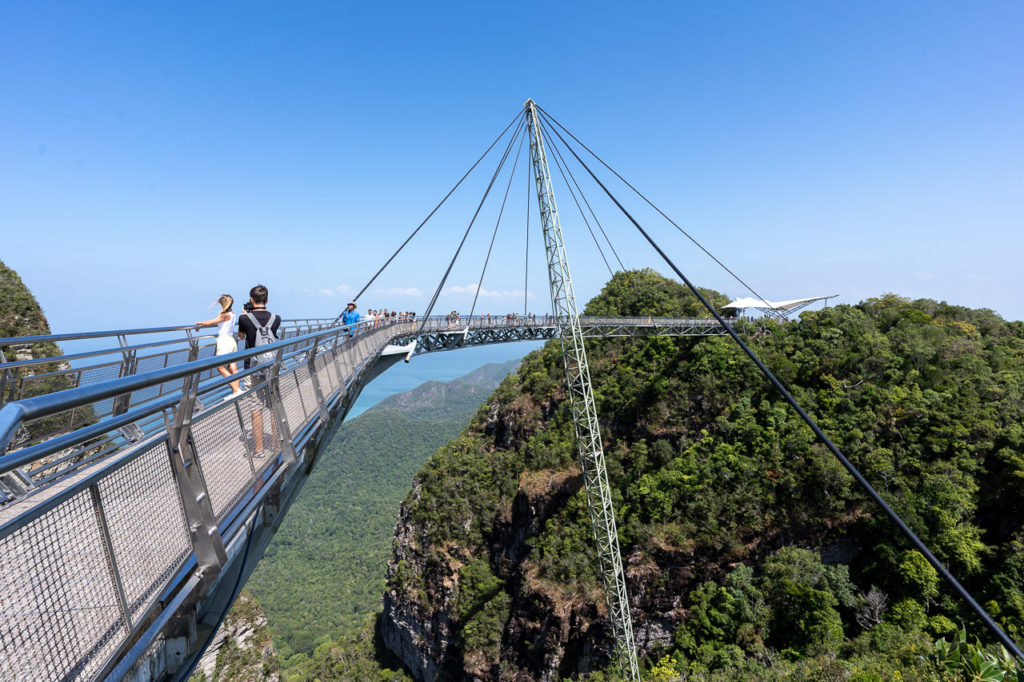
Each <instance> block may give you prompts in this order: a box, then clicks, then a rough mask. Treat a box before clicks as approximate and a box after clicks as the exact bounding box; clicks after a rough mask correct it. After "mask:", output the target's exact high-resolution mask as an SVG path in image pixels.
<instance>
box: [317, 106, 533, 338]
mask: <svg viewBox="0 0 1024 682" xmlns="http://www.w3.org/2000/svg"><path fill="white" fill-rule="evenodd" d="M523 116H524V114H523V112H520V113H519V115H518V116H516V117H515V118H513V119H512V121H511V122H510V123H509V124H508V125H507V126H505V129H504V130H502V131H501V133H499V134H498V136H497V137H496V138H494V141H493V142H491V144H490V146H488V147H487V149H486V150H485V151H484V153H483V154H481V155H480V158H478V159H477V160H476V161H475V162H474V163H473V165H472V166H470V167H469V170H468V171H466V173H465V174H464V175H463V176H462V177H461V178H459V181H458V182H456V183H455V186H454V187H452V188H451V189H450V190H448V194H445V195H444V198H443V199H441V201H440V202H439V203H438V204H437V206H435V207H434V210H432V211H431V212H430V213H429V214H428V215H427V217H426V218H424V219H423V222H421V223H420V224H419V225H418V226H417V227H416V229H415V230H413V231H412V234H410V235H409V236H408V237H406V238H405V241H404V242H402V245H401V246H399V247H398V249H397V250H396V251H395V252H394V253H393V254H391V257H390V258H388V259H387V261H385V263H384V265H382V266H381V267H380V270H378V271H377V273H376V274H375V275H374V276H373V277H371V278H370V281H369V282H367V283H366V284H365V285H364V286H363V288H362V289H360V290H359V293H358V294H356V295H355V296H354V297H353V298H352V300H353V301H358V300H359V297H360V296H362V295H363V294H364V293H365V292H366V290H367V289H369V288H370V285H372V284H373V283H374V281H376V279H377V278H378V277H380V274H381V273H382V272H384V270H385V268H387V267H388V266H389V265H391V261H393V260H395V258H396V257H397V256H398V254H399V253H401V251H402V249H404V248H405V247H406V245H407V244H408V243H409V242H410V241H412V238H413V237H415V236H416V233H417V232H419V231H420V230H421V229H422V228H423V226H424V225H426V224H427V221H428V220H430V219H431V218H432V217H434V214H435V213H437V211H438V209H440V208H441V206H442V205H443V204H444V202H446V201H448V197H450V196H451V195H452V194H453V193H454V192H455V190H457V189H458V188H459V185H461V184H462V182H463V180H465V179H466V178H468V177H469V174H470V173H472V172H473V169H474V168H476V167H477V166H478V165H479V164H480V162H481V161H483V160H484V157H486V156H487V155H488V154H490V153H491V150H492V149H494V145H496V144H498V141H499V140H500V139H501V138H503V137H504V136H505V133H507V132H508V129H509V128H511V127H512V126H513V125H514V124H515V123H516V121H519V119H520V118H523ZM513 139H514V137H513ZM340 319H341V315H339V316H338V317H337V318H335V322H337V321H338V320H340Z"/></svg>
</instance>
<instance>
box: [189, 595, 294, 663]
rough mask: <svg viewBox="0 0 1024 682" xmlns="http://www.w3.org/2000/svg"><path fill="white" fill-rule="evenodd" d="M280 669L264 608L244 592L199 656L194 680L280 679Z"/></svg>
mask: <svg viewBox="0 0 1024 682" xmlns="http://www.w3.org/2000/svg"><path fill="white" fill-rule="evenodd" d="M279 669H280V664H279V662H278V659H277V652H276V651H275V650H274V644H273V642H272V641H271V638H270V630H269V629H268V628H267V617H266V616H265V615H264V614H263V608H262V607H261V606H260V605H259V603H258V602H257V601H256V600H255V599H254V598H253V597H252V595H250V594H249V593H247V592H242V594H241V595H239V597H238V600H237V601H236V602H235V603H234V605H233V606H232V607H231V611H229V612H228V615H227V617H226V618H225V619H224V622H223V623H221V626H220V627H219V628H218V629H217V633H216V634H215V635H214V636H213V640H211V642H210V646H209V647H207V649H206V651H205V652H204V653H203V656H202V658H201V659H200V660H199V665H197V666H196V670H195V672H194V673H193V675H192V677H191V682H200V681H206V680H209V681H210V682H215V681H223V682H248V681H250V680H251V681H253V682H256V681H257V680H258V681H260V682H278V681H279V680H280V679H281V676H280V674H279V672H278V671H279Z"/></svg>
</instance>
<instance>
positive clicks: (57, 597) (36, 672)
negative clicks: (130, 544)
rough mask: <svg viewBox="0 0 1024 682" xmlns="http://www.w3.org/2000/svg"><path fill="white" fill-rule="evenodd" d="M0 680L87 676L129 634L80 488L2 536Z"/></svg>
mask: <svg viewBox="0 0 1024 682" xmlns="http://www.w3.org/2000/svg"><path fill="white" fill-rule="evenodd" d="M0 557H3V560H2V561H0V586H2V588H3V589H0V652H3V655H2V656H0V679H3V680H57V679H79V678H83V679H84V678H89V677H91V676H92V675H93V674H95V673H96V671H97V669H98V668H99V667H100V666H101V665H103V663H104V662H105V661H106V660H107V659H108V658H109V657H110V655H111V654H112V653H113V651H114V649H115V648H116V647H117V646H118V644H120V642H121V641H122V640H123V639H124V638H125V637H126V636H127V635H128V626H127V623H126V622H125V620H124V618H123V617H122V614H121V608H120V605H119V602H118V598H117V593H116V591H115V587H114V581H113V578H112V574H111V569H110V561H109V557H108V556H107V552H106V549H105V544H104V542H103V537H102V535H101V531H100V525H99V522H98V518H97V512H96V509H95V507H94V505H93V499H92V495H91V493H90V491H89V490H88V489H87V490H84V491H82V492H80V493H78V494H77V495H75V496H74V497H71V498H70V499H68V500H66V501H64V502H63V503H61V504H60V505H59V506H57V507H56V508H54V509H52V510H50V511H49V512H47V513H45V514H43V515H42V516H40V517H39V518H38V519H36V520H34V521H32V522H30V523H28V524H26V525H25V526H22V527H21V528H19V529H17V530H16V531H14V532H12V533H11V534H10V535H7V536H6V537H4V538H3V539H0Z"/></svg>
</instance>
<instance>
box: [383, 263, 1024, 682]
mask: <svg viewBox="0 0 1024 682" xmlns="http://www.w3.org/2000/svg"><path fill="white" fill-rule="evenodd" d="M707 293H708V294H709V295H710V297H711V298H712V300H713V301H714V302H715V303H716V305H719V304H721V303H722V302H723V301H724V297H722V296H721V295H719V294H716V293H715V292H707ZM697 306H698V303H697V301H696V300H695V299H694V297H693V296H692V295H691V294H690V293H689V292H688V291H687V290H685V289H684V288H683V287H682V285H680V284H678V283H676V282H673V281H671V280H668V279H665V278H663V277H661V276H660V275H658V274H656V273H654V272H653V271H649V270H645V271H633V272H626V273H622V272H620V273H617V274H616V275H615V277H614V278H613V279H612V280H611V281H610V282H609V284H608V285H607V286H606V287H605V289H604V291H603V292H602V293H601V295H600V296H598V297H597V298H595V299H594V300H593V301H591V302H590V303H589V304H588V306H587V308H586V313H587V314H591V315H602V314H603V315H609V314H614V315H623V314H630V315H648V314H649V315H655V316H657V315H680V314H694V313H697V312H699V309H698V307H697ZM739 324H741V325H744V326H743V327H742V330H743V334H744V335H745V338H746V340H747V341H748V343H749V344H750V345H751V346H752V347H753V348H754V350H755V351H756V352H757V353H758V354H759V355H760V357H761V358H762V359H763V360H764V361H765V363H766V364H767V365H768V366H769V367H770V368H772V369H773V370H774V371H775V373H776V374H777V376H778V377H779V378H780V379H781V380H782V382H783V383H784V384H786V385H787V386H788V388H789V389H790V391H791V392H792V393H793V395H794V396H795V397H796V398H797V400H798V401H799V402H800V403H801V404H802V405H803V406H804V408H805V409H806V410H807V411H808V412H809V413H810V414H812V415H813V416H814V417H815V418H816V419H817V420H818V423H819V424H820V425H821V427H822V428H823V429H824V430H825V432H826V433H828V434H829V435H830V437H831V438H832V439H833V440H834V441H835V442H836V444H837V445H838V446H839V447H840V448H841V449H842V450H843V452H844V453H845V454H846V455H847V457H849V458H850V460H852V462H853V463H854V464H855V466H857V467H858V468H859V469H860V470H861V471H862V472H863V473H864V475H865V476H866V478H867V479H868V480H869V481H870V482H871V483H872V484H873V485H874V486H875V487H876V488H877V489H878V490H879V492H880V493H881V495H882V497H883V498H884V499H885V500H886V501H887V502H888V503H889V504H891V505H892V506H893V508H894V509H895V510H896V511H897V512H898V513H899V514H900V515H901V516H902V517H903V518H904V519H905V520H906V521H907V523H908V524H909V525H910V526H911V527H912V528H913V529H914V530H915V531H916V532H917V533H918V534H919V535H920V536H921V537H922V539H923V540H924V541H925V543H926V544H927V545H928V546H929V547H930V548H931V549H932V551H933V552H934V553H935V554H936V555H937V556H938V558H939V559H940V560H941V561H942V562H943V563H945V565H947V566H948V567H949V568H950V569H951V570H952V571H953V572H954V574H955V575H957V576H958V578H959V579H960V580H961V582H963V583H964V584H965V585H966V586H967V588H968V589H970V590H971V591H972V592H973V593H974V594H975V596H976V597H977V598H978V600H979V601H980V602H981V603H982V604H983V605H984V607H985V608H986V609H987V610H988V612H989V613H990V614H992V616H994V617H995V619H996V620H997V621H998V622H999V623H1000V624H1001V625H1002V626H1003V627H1004V628H1005V629H1006V631H1007V632H1008V633H1009V634H1010V635H1011V636H1012V637H1014V638H1015V639H1017V640H1018V641H1020V640H1021V639H1024V532H1022V531H1024V529H1022V524H1024V426H1022V422H1024V419H1022V418H1024V324H1022V323H1021V322H1008V321H1005V320H1003V319H1002V318H1000V317H999V316H998V315H997V314H995V313H994V312H992V311H989V310H972V309H967V308H963V307H959V306H955V305H949V304H946V303H940V302H936V301H931V300H916V301H910V300H906V299H903V298H900V297H897V296H894V295H885V296H882V297H880V298H874V299H869V300H867V301H864V302H862V303H860V304H858V305H841V306H836V307H833V308H826V309H823V310H818V311H807V312H804V313H803V314H802V316H801V319H800V320H799V321H798V322H788V323H780V322H774V321H762V322H749V323H743V322H741V323H739ZM588 355H589V357H590V362H591V375H592V378H593V383H594V389H595V397H596V401H597V411H598V414H599V415H600V419H601V426H602V435H603V437H604V442H605V452H606V459H607V466H608V470H609V476H610V481H611V485H612V487H613V488H614V498H615V505H616V515H617V518H618V523H619V535H620V542H621V545H622V553H623V557H624V562H625V565H626V571H627V580H628V582H629V585H630V590H631V602H632V603H633V609H634V610H633V618H634V627H635V630H636V632H637V633H638V643H639V644H640V645H642V646H644V647H646V649H645V651H646V657H645V662H644V665H645V667H646V670H647V674H648V675H649V676H650V677H651V678H652V679H680V678H683V679H702V680H703V679H715V680H719V679H721V680H727V679H728V680H731V679H837V680H838V679H857V680H889V679H952V678H950V677H944V676H945V675H950V674H951V673H949V671H948V670H947V669H945V668H943V667H942V665H940V664H939V663H938V662H936V660H937V659H936V657H935V654H934V652H935V649H934V644H933V642H934V641H935V640H936V639H937V638H941V637H945V638H948V639H955V638H956V636H957V632H958V630H959V627H960V624H961V623H963V624H966V626H967V631H968V632H970V633H971V634H972V636H973V635H977V636H979V637H981V638H982V640H983V642H984V641H988V639H990V638H989V637H988V633H987V632H986V631H985V630H984V629H983V628H982V627H981V626H980V624H979V623H978V622H977V621H976V619H975V618H974V617H973V616H972V615H971V614H970V613H969V612H968V611H967V610H966V609H964V608H962V607H961V604H960V603H959V602H958V601H956V600H955V599H954V598H953V597H952V596H951V592H950V590H948V589H947V587H946V586H945V585H944V584H942V583H940V581H939V578H938V575H937V573H936V571H935V570H934V569H933V568H932V567H931V566H930V565H929V564H928V563H927V561H925V560H924V557H923V556H921V555H920V554H919V553H917V552H915V551H913V550H911V549H910V546H909V544H908V543H907V542H906V541H905V540H904V539H903V538H902V536H901V535H900V534H899V533H898V531H897V529H896V528H895V527H894V525H893V524H892V523H891V522H890V521H889V520H888V519H887V518H886V517H885V516H884V515H883V514H882V513H881V511H880V510H879V509H877V508H876V507H875V506H873V505H872V503H871V502H870V500H869V499H868V498H867V496H866V495H865V494H864V492H863V491H862V490H860V489H859V488H858V487H857V485H856V484H855V482H854V481H853V479H852V477H851V476H850V475H849V474H848V473H847V472H846V471H845V470H844V469H843V468H842V466H841V465H840V464H839V463H838V462H837V461H835V459H834V458H833V457H832V456H831V454H829V453H828V452H827V451H826V450H825V448H824V447H823V446H821V445H820V444H819V443H817V442H816V441H815V438H814V436H813V434H812V433H811V431H810V430H809V429H808V428H807V426H806V425H804V424H803V422H801V421H800V420H799V418H798V417H797V416H796V415H795V413H794V412H793V411H792V410H791V409H790V408H789V407H788V406H787V405H786V404H785V403H784V402H783V401H782V399H781V398H780V396H778V395H777V393H776V392H775V391H774V390H773V389H772V387H771V386H770V385H769V384H768V382H767V381H766V380H765V379H764V378H763V377H762V376H761V375H760V374H759V373H758V371H757V370H756V368H755V367H754V365H753V364H752V363H751V362H750V361H749V359H747V358H746V356H745V355H743V353H742V351H741V350H740V349H739V348H738V347H737V346H736V345H735V344H734V343H733V342H732V341H731V340H730V339H729V338H727V337H711V338H677V339H670V338H653V339H648V340H588ZM563 377H564V375H563V368H562V358H561V352H560V348H559V346H558V344H557V342H551V343H549V344H548V345H547V346H546V347H545V348H544V349H542V350H541V351H538V352H536V353H533V354H531V355H530V356H528V357H527V358H526V359H525V360H524V362H523V365H522V366H521V368H520V371H519V372H518V373H517V374H516V375H513V376H511V377H509V378H508V379H507V380H506V381H505V382H504V383H503V384H502V385H501V386H500V387H499V388H498V390H497V391H496V392H495V394H494V396H493V397H492V399H491V401H490V402H491V406H490V409H489V410H488V409H487V407H486V406H485V408H483V409H481V411H480V412H479V413H478V415H477V417H476V418H475V420H474V421H473V423H472V424H471V425H470V427H469V428H468V429H467V430H466V431H465V432H463V434H462V435H461V436H459V437H458V438H457V439H456V440H454V441H453V442H452V443H450V444H449V445H447V446H445V447H444V448H442V449H441V450H440V451H439V452H438V453H437V454H435V455H434V456H433V457H431V458H430V460H429V461H428V462H427V464H426V466H425V467H424V469H423V470H422V471H421V472H420V474H419V476H418V478H419V481H420V483H421V484H422V490H421V491H420V492H419V494H418V495H414V496H410V497H407V498H406V505H408V507H409V516H410V519H411V521H412V522H413V523H414V524H416V526H417V536H418V537H419V538H420V540H421V544H422V546H423V548H424V552H425V554H426V561H425V565H424V566H421V567H419V568H415V567H410V566H398V567H396V570H395V572H394V576H393V578H392V584H391V585H390V586H389V587H390V588H391V589H396V590H398V591H399V592H400V593H401V594H403V595H405V598H407V599H410V600H418V601H419V602H420V603H421V604H422V605H423V607H424V609H426V610H429V609H430V608H432V607H437V605H438V604H439V603H440V601H439V597H438V596H437V594H436V593H433V592H432V591H431V575H433V574H435V573H443V572H444V571H442V570H441V568H440V567H442V566H449V567H450V566H453V565H457V566H461V568H459V569H458V571H459V575H460V578H461V579H460V584H459V594H458V597H457V599H456V600H455V604H456V606H455V607H449V611H450V612H449V616H450V617H451V618H452V619H453V620H455V621H456V622H457V623H458V628H459V632H460V633H461V645H460V646H461V647H462V660H481V659H483V660H486V661H489V662H490V663H489V665H490V666H491V667H490V668H489V670H490V671H491V672H492V673H493V674H495V675H497V674H499V672H500V674H502V675H507V676H513V675H515V674H516V673H517V671H518V672H520V673H522V674H523V675H529V674H530V670H532V669H533V668H531V666H532V665H534V664H535V663H536V660H537V659H536V657H534V658H530V655H525V654H523V651H524V650H525V649H527V648H529V647H526V646H525V645H523V643H522V642H519V641H517V640H516V637H517V634H516V632H520V633H521V632H522V631H523V627H522V626H521V622H522V621H526V620H529V618H530V617H531V616H530V614H529V613H528V609H529V606H528V605H529V604H531V603H534V602H536V600H535V599H534V597H535V596H536V595H537V594H540V593H544V594H545V595H546V596H547V598H548V599H549V600H555V601H558V600H561V601H562V602H564V603H569V602H572V601H573V600H575V601H577V602H579V601H580V600H582V601H584V602H589V603H592V604H593V608H592V609H591V611H589V612H588V611H585V610H580V611H579V613H603V612H604V606H603V597H602V593H601V589H600V578H599V576H598V575H597V574H596V573H595V569H594V566H595V564H596V558H595V555H594V551H593V549H592V534H591V530H590V527H589V517H588V513H587V508H586V500H585V495H584V492H583V491H582V490H578V491H577V492H576V493H575V494H573V495H571V496H569V497H568V499H567V501H566V502H565V503H564V504H562V505H561V506H560V508H558V509H557V510H556V511H555V512H554V513H553V514H552V515H551V516H550V518H549V519H548V520H547V522H546V523H544V524H542V525H541V526H540V527H539V528H538V529H537V530H536V532H534V533H533V534H532V535H530V536H529V537H528V538H527V540H526V554H525V558H523V559H522V560H520V561H517V562H512V561H510V559H509V557H508V556H506V555H505V550H506V549H507V548H506V547H503V546H502V542H503V541H504V538H506V537H507V536H506V535H503V533H505V532H506V530H507V529H506V526H507V519H508V517H509V513H510V509H511V507H512V505H513V502H514V499H515V498H516V496H517V495H523V494H526V492H528V491H527V489H528V488H529V487H530V485H531V481H534V480H537V479H538V477H539V476H542V475H544V476H554V475H557V474H558V473H559V472H569V473H571V472H573V471H575V470H576V469H577V465H576V463H575V462H576V457H575V448H574V444H573V430H572V423H571V418H570V416H569V412H568V404H567V399H566V395H565V389H564V385H563V381H564V379H563ZM495 410H496V412H497V415H498V417H497V419H498V422H499V423H498V426H497V427H496V426H495V425H494V421H495ZM517 619H518V620H517ZM597 620H598V622H597V624H594V625H591V627H590V632H591V633H594V632H599V631H600V629H601V627H602V626H601V624H600V622H599V621H600V619H597ZM512 621H516V622H520V626H519V627H517V628H516V629H515V632H513V631H511V630H510V629H509V624H510V622H512ZM659 631H660V632H665V631H667V632H668V633H669V634H668V636H667V637H665V636H662V637H658V636H656V635H655V634H651V633H657V632H659ZM604 644H605V645H607V644H608V643H607V641H606V642H605V643H604ZM531 650H532V649H531ZM531 655H532V654H531ZM499 661H500V663H499ZM570 672H572V671H571V670H570ZM613 677H615V674H614V672H612V671H611V668H609V669H608V670H606V671H604V672H599V673H593V674H592V678H593V679H606V678H613ZM972 679H973V678H972ZM1007 679H1010V678H1009V677H1008V678H1007Z"/></svg>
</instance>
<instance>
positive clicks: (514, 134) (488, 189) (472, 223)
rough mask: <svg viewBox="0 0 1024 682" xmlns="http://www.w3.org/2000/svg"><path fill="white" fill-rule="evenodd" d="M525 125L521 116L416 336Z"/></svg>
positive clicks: (422, 326)
mask: <svg viewBox="0 0 1024 682" xmlns="http://www.w3.org/2000/svg"><path fill="white" fill-rule="evenodd" d="M525 123H526V117H525V116H523V117H522V119H521V120H520V121H519V125H518V126H516V129H515V132H513V133H512V137H511V138H509V141H508V145H507V146H506V147H505V153H504V154H502V156H501V160H500V161H499V162H498V167H497V168H496V169H495V170H494V175H492V176H491V181H490V182H489V183H487V189H486V190H485V191H484V196H483V197H482V198H481V199H480V203H479V204H477V207H476V211H475V212H474V213H473V218H472V219H471V220H470V221H469V226H468V227H466V232H465V233H464V234H463V235H462V241H460V242H459V246H458V248H457V249H455V254H454V255H453V256H452V261H451V263H449V264H448V269H447V270H445V271H444V275H443V276H442V277H441V281H440V282H438V284H437V289H435V290H434V296H433V297H432V298H431V299H430V303H429V304H428V305H427V310H426V312H425V313H424V314H423V319H422V320H421V321H420V327H419V330H418V331H417V334H421V333H423V328H424V327H425V326H426V324H427V319H428V318H429V317H430V313H431V311H432V310H433V309H434V304H435V303H437V298H438V296H440V295H441V290H442V289H443V288H444V285H445V282H447V281H448V275H450V274H451V272H452V268H453V267H455V261H456V260H458V258H459V254H460V253H461V252H462V247H463V245H464V244H465V243H466V238H467V237H469V232H470V230H472V229H473V225H474V224H475V223H476V218H477V216H478V215H480V209H481V208H483V205H484V202H485V201H487V196H488V195H489V194H490V193H491V188H492V187H494V181H495V180H497V179H498V174H499V173H500V172H501V169H502V167H503V166H504V165H505V161H506V160H507V159H508V155H509V152H510V151H512V145H513V144H515V141H516V138H517V137H518V136H519V133H520V132H521V131H522V128H523V126H524V125H525Z"/></svg>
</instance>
